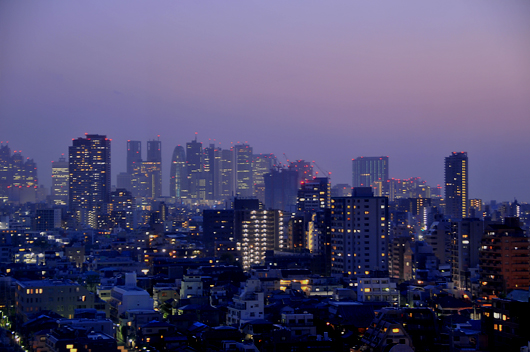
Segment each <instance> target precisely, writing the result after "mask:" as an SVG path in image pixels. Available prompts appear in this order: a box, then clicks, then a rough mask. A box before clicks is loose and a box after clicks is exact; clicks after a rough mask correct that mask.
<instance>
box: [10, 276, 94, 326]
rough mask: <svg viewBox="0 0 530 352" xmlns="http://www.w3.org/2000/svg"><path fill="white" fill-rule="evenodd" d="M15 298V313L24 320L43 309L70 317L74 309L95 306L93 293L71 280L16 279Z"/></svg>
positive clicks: (72, 315)
mask: <svg viewBox="0 0 530 352" xmlns="http://www.w3.org/2000/svg"><path fill="white" fill-rule="evenodd" d="M15 300H16V310H17V315H19V316H20V317H21V318H22V320H23V321H24V322H25V321H27V320H28V316H30V315H33V314H38V313H39V312H40V311H43V310H51V311H54V312H56V313H58V314H60V315H62V316H63V317H65V318H69V319H71V318H73V317H74V313H75V310H76V309H82V308H95V295H94V294H93V293H91V292H89V291H88V290H87V289H86V288H84V287H83V286H81V285H79V284H77V283H73V282H71V281H60V280H55V281H50V280H37V281H18V282H17V290H16V292H15Z"/></svg>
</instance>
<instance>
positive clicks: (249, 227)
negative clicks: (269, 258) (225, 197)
mask: <svg viewBox="0 0 530 352" xmlns="http://www.w3.org/2000/svg"><path fill="white" fill-rule="evenodd" d="M281 216H282V214H281V211H279V210H262V209H254V210H250V209H243V210H237V209H236V210H235V233H236V238H237V239H238V242H240V246H241V247H240V248H241V249H240V252H241V256H242V258H243V263H242V264H243V269H249V268H250V266H252V265H263V264H264V263H265V252H266V251H272V250H274V249H277V239H278V236H279V232H280V227H281V226H282V225H281V222H280V218H281Z"/></svg>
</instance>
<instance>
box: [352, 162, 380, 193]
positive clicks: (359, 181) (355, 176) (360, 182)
mask: <svg viewBox="0 0 530 352" xmlns="http://www.w3.org/2000/svg"><path fill="white" fill-rule="evenodd" d="M387 181H388V156H378V157H365V156H361V157H358V158H355V159H352V186H353V188H355V187H372V188H373V189H374V192H375V194H376V195H379V196H381V195H386V194H387V193H388V182H387Z"/></svg>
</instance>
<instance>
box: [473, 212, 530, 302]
mask: <svg viewBox="0 0 530 352" xmlns="http://www.w3.org/2000/svg"><path fill="white" fill-rule="evenodd" d="M529 258H530V249H529V241H528V236H527V234H526V232H525V231H524V230H522V229H521V227H520V223H519V218H505V219H504V224H489V225H488V226H486V229H485V233H484V236H483V237H482V241H481V243H480V252H479V268H480V289H481V296H482V297H485V298H493V297H499V295H502V294H506V293H509V292H510V291H512V290H514V289H524V290H527V289H528V287H529V286H530V275H528V271H529V267H530V262H529Z"/></svg>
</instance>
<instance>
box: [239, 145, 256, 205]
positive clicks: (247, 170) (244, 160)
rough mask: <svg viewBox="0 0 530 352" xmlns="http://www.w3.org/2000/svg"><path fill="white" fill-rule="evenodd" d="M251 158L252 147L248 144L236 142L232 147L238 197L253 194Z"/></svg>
mask: <svg viewBox="0 0 530 352" xmlns="http://www.w3.org/2000/svg"><path fill="white" fill-rule="evenodd" d="M252 159H253V155H252V147H250V146H249V145H248V144H238V145H236V146H235V147H234V160H235V164H236V165H235V166H236V175H235V176H236V196H238V197H252V196H253V195H254V180H253V177H252V176H253V175H252Z"/></svg>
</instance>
